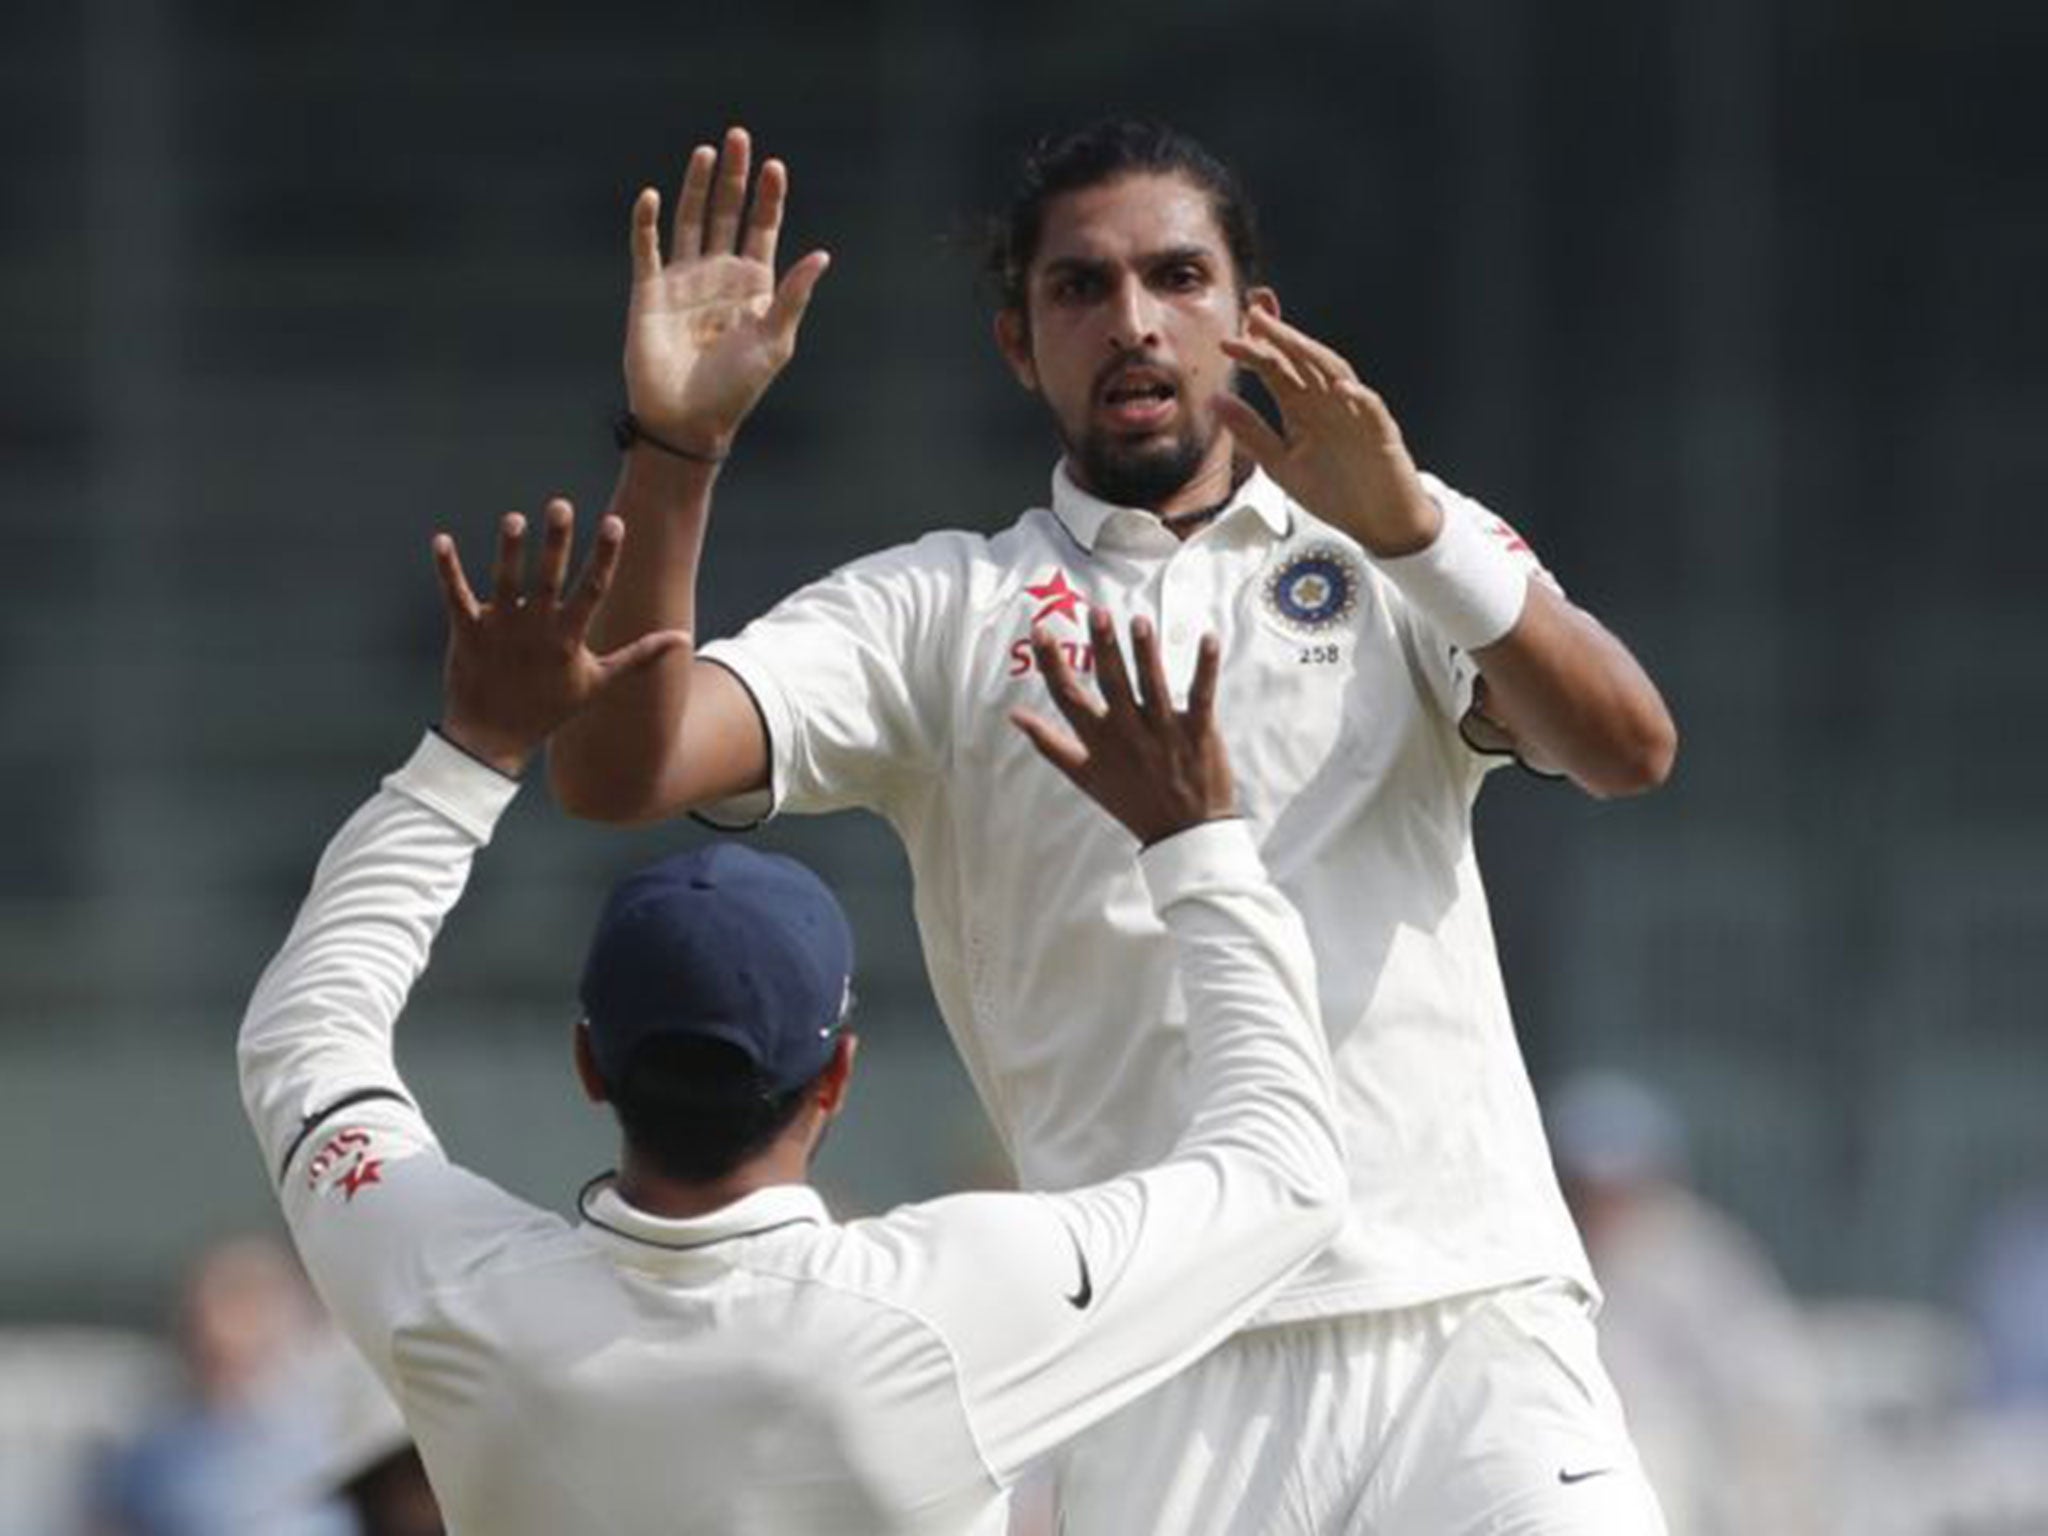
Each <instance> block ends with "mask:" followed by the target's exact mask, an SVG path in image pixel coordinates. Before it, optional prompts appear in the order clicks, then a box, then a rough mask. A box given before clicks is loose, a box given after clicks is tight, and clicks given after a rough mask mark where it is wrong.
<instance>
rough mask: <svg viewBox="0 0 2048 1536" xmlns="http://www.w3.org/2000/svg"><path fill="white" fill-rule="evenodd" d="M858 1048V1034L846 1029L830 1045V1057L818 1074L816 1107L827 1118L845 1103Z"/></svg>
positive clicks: (837, 1111) (836, 1112)
mask: <svg viewBox="0 0 2048 1536" xmlns="http://www.w3.org/2000/svg"><path fill="white" fill-rule="evenodd" d="M859 1049H860V1036H858V1035H856V1034H855V1033H854V1032H853V1031H852V1030H847V1031H846V1032H845V1033H844V1034H842V1035H840V1037H839V1041H838V1043H837V1044H836V1045H834V1046H833V1047H832V1059H831V1060H830V1061H828V1062H827V1063H826V1064H825V1070H824V1071H823V1072H821V1073H819V1074H818V1108H820V1109H821V1110H823V1111H824V1112H825V1114H826V1116H827V1117H828V1118H829V1117H831V1116H833V1115H836V1114H838V1113H839V1111H840V1109H841V1107H843V1106H844V1105H845V1103H846V1085H847V1084H848V1083H849V1082H851V1081H852V1080H853V1058H854V1053H855V1052H857V1051H858V1050H859Z"/></svg>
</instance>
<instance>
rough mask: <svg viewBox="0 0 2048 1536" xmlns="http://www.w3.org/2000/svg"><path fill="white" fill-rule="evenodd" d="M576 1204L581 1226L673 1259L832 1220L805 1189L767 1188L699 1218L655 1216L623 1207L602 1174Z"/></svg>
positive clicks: (610, 1178) (612, 1178)
mask: <svg viewBox="0 0 2048 1536" xmlns="http://www.w3.org/2000/svg"><path fill="white" fill-rule="evenodd" d="M576 1204H577V1207H578V1209H580V1210H581V1212H582V1213H583V1220H584V1223H585V1225H587V1226H592V1227H596V1228H598V1229H599V1230H601V1231H604V1232H608V1233H610V1234H611V1235H612V1236H614V1237H622V1238H625V1239H626V1240H627V1241H629V1242H632V1243H635V1244H639V1245H641V1246H644V1247H649V1248H666V1249H668V1250H669V1251H671V1252H674V1253H684V1252H689V1251H691V1250H694V1249H700V1248H712V1247H714V1246H715V1245H717V1244H719V1243H723V1242H729V1241H730V1240H732V1239H733V1238H739V1237H755V1236H758V1235H759V1234H761V1233H763V1232H770V1231H773V1230H774V1229H776V1228H777V1227H787V1226H793V1225H796V1224H798V1223H807V1224H809V1225H811V1226H825V1225H827V1224H829V1223H830V1221H831V1220H832V1217H831V1213H830V1212H828V1211H827V1210H826V1209H825V1201H824V1197H823V1196H821V1195H820V1194H819V1193H818V1192H817V1191H816V1190H815V1189H813V1188H811V1186H810V1185H808V1184H770V1185H768V1186H767V1187H765V1188H763V1189H757V1190H755V1191H754V1192H753V1193H752V1194H749V1195H742V1196H741V1197H740V1198H739V1199H737V1200H735V1201H733V1202H732V1204H730V1205H724V1206H720V1207H719V1208H718V1209H717V1210H715V1211H710V1212H707V1213H706V1214H704V1215H702V1216H656V1215H654V1214H652V1213H651V1212H648V1211H643V1210H641V1209H640V1208H639V1207H638V1206H635V1205H628V1204H627V1203H626V1201H625V1199H624V1198H623V1197H622V1196H621V1195H620V1194H619V1188H618V1181H617V1176H616V1175H615V1174H609V1173H606V1174H600V1175H599V1176H598V1177H597V1178H594V1179H592V1180H591V1181H590V1182H589V1183H588V1184H586V1185H584V1186H583V1192H582V1193H581V1194H580V1195H578V1196H577V1197H576Z"/></svg>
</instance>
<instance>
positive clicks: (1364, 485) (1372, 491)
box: [1216, 309, 1442, 559]
mask: <svg viewBox="0 0 2048 1536" xmlns="http://www.w3.org/2000/svg"><path fill="white" fill-rule="evenodd" d="M1223 350H1224V351H1225V352H1226V353H1227V354H1228V355H1229V356H1230V357H1231V358H1232V359H1234V360H1235V361H1236V362H1238V363H1241V364H1243V365H1244V366H1245V367H1247V368H1250V369H1251V370H1252V371H1253V372H1254V373H1256V374H1257V375H1258V376H1259V381H1260V382H1261V383H1263V384H1264V385H1265V386H1266V388H1267V389H1268V390H1269V391H1271V393H1272V396H1273V399H1274V402H1275V403H1276V404H1277V405H1278V406H1279V407H1280V419H1281V422H1282V424H1283V426H1284V429H1285V430H1284V435H1283V433H1281V432H1275V431H1274V430H1273V429H1272V428H1271V427H1270V426H1268V425H1267V424H1266V422H1265V420H1264V418H1263V417H1261V416H1260V415H1259V413H1258V412H1257V411H1255V410H1253V409H1252V408H1251V407H1250V406H1249V405H1247V404H1246V403H1245V402H1244V401H1243V400H1241V399H1239V398H1238V397H1237V396H1235V395H1224V396H1222V397H1220V398H1219V399H1218V400H1217V402H1216V411H1217V414H1218V416H1220V417H1221V418H1222V420H1223V424H1224V425H1225V426H1227V427H1228V428H1230V431H1231V435H1232V436H1233V437H1235V438H1236V439H1237V444H1238V446H1239V447H1240V448H1242V449H1243V450H1244V451H1245V452H1246V453H1248V454H1250V455H1251V457H1252V459H1253V460H1254V461H1255V462H1256V463H1257V464H1258V466H1259V467H1260V468H1261V469H1263V470H1265V472H1266V473H1267V474H1269V475H1271V476H1272V477H1273V478H1274V479H1275V480H1276V481H1278V482H1279V483H1280V486H1281V488H1282V489H1283V490H1285V491H1286V492H1287V494H1288V495H1290V496H1292V497H1293V498H1294V499H1295V500H1296V501H1298V502H1300V503H1301V504H1302V505H1303V506H1304V507H1307V508H1308V509H1309V511H1311V512H1313V513H1315V515H1316V516H1317V517H1320V518H1321V519H1322V520H1323V521H1324V522H1326V523H1328V524H1330V525H1331V526H1332V527H1334V528H1340V529H1342V530H1343V531H1344V532H1345V533H1348V534H1350V535H1351V537H1352V538H1354V539H1356V540H1358V542H1359V543H1360V544H1362V545H1364V546H1365V547H1366V549H1368V550H1369V551H1371V552H1372V553H1373V554H1375V555H1378V556H1380V557H1382V558H1386V559H1391V558H1392V557H1394V556H1396V555H1406V554H1412V553H1414V552H1415V551H1416V550H1418V549H1421V548H1423V547H1424V546H1426V545H1427V544H1429V542H1430V541H1431V540H1432V539H1434V538H1435V537H1436V531H1437V528H1438V526H1439V524H1440V522H1441V520H1442V514H1441V513H1439V512H1438V511H1437V508H1436V504H1435V503H1434V502H1432V501H1431V500H1430V499H1429V494H1428V492H1426V491H1425V490H1423V488H1422V482H1421V480H1420V479H1418V478H1417V476H1416V473H1415V462H1414V460H1412V459H1410V458H1409V457H1408V448H1407V445H1406V444H1404V443H1403V442H1402V441H1401V428H1400V427H1399V425H1398V424H1396V422H1395V421H1394V418H1393V416H1392V414H1391V413H1390V412H1389V411H1388V410H1387V406H1386V402H1385V401H1384V400H1382V399H1380V397H1379V396H1378V395H1377V394H1375V393H1373V391H1372V390H1370V389H1368V388H1367V387H1366V386H1365V385H1364V384H1362V383H1360V382H1359V378H1358V375H1357V373H1355V372H1354V371H1353V370H1352V367H1351V364H1349V363H1348V362H1346V361H1345V360H1344V359H1343V357H1341V356H1340V355H1338V354H1337V353H1336V352H1334V351H1332V350H1331V349H1330V348H1329V347H1326V346H1324V345H1323V344H1322V343H1321V342H1319V341H1317V340H1315V339H1314V338H1313V337H1311V336H1308V335H1306V334H1305V333H1303V332H1301V331H1298V330H1296V329H1295V328H1294V327H1293V326H1291V325H1289V324H1288V323H1287V322H1286V321H1284V320H1282V319H1281V318H1280V317H1279V316H1278V315H1274V314H1269V313H1267V312H1266V311H1264V310H1262V309H1253V310H1252V311H1251V312H1250V315H1249V317H1248V319H1247V321H1246V325H1245V331H1244V334H1243V335H1242V336H1237V337H1229V338H1226V339H1225V341H1224V343H1223Z"/></svg>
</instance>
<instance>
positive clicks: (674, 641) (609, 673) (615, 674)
mask: <svg viewBox="0 0 2048 1536" xmlns="http://www.w3.org/2000/svg"><path fill="white" fill-rule="evenodd" d="M689 645H690V632H689V631H688V630H687V629H658V630H656V631H655V632H654V633H653V634H651V635H642V636H641V637H640V638H639V639H638V640H633V641H629V642H628V643H627V644H625V645H622V646H620V647H619V648H618V649H617V650H615V651H611V652H608V653H606V654H605V655H603V656H600V657H598V658H597V664H598V666H599V667H601V668H602V669H603V670H604V681H605V684H607V685H609V684H610V683H612V682H614V681H616V680H617V679H619V678H622V677H626V676H629V675H631V674H632V673H635V672H644V671H646V670H647V668H649V667H651V666H653V665H654V664H655V663H656V662H658V661H660V660H661V659H662V658H663V657H664V656H667V655H670V654H671V653H673V652H676V651H683V650H687V649H688V648H689Z"/></svg>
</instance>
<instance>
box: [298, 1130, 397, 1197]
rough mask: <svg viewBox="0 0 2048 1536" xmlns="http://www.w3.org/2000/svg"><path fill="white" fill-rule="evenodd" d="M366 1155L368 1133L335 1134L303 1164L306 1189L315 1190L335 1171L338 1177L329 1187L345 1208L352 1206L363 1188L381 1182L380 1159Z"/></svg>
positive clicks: (367, 1150)
mask: <svg viewBox="0 0 2048 1536" xmlns="http://www.w3.org/2000/svg"><path fill="white" fill-rule="evenodd" d="M369 1151H370V1133H369V1132H368V1131H358V1130H347V1131H340V1132H337V1133H336V1134H335V1135H333V1136H330V1137H328V1139H327V1141H326V1142H325V1143H324V1144H323V1145H322V1146H321V1148H320V1150H319V1151H318V1152H315V1153H314V1154H313V1161H312V1162H311V1163H309V1164H307V1166H306V1183H307V1185H308V1186H309V1187H311V1188H315V1189H317V1188H319V1186H320V1182H321V1181H322V1180H323V1179H325V1178H326V1177H327V1175H329V1174H330V1173H333V1172H335V1171H336V1170H337V1169H339V1170H340V1172H341V1176H340V1177H339V1178H337V1179H336V1180H334V1184H333V1187H335V1188H338V1189H339V1190H340V1191H341V1194H342V1198H343V1199H344V1200H346V1201H347V1202H348V1203H349V1204H351V1205H353V1204H355V1198H356V1195H357V1194H358V1192H360V1191H361V1190H362V1188H363V1187H364V1186H365V1185H368V1184H381V1183H383V1182H384V1179H383V1172H384V1159H383V1158H381V1157H371V1156H370V1155H369ZM344 1164H346V1166H345V1167H344V1166H343V1165H344Z"/></svg>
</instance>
